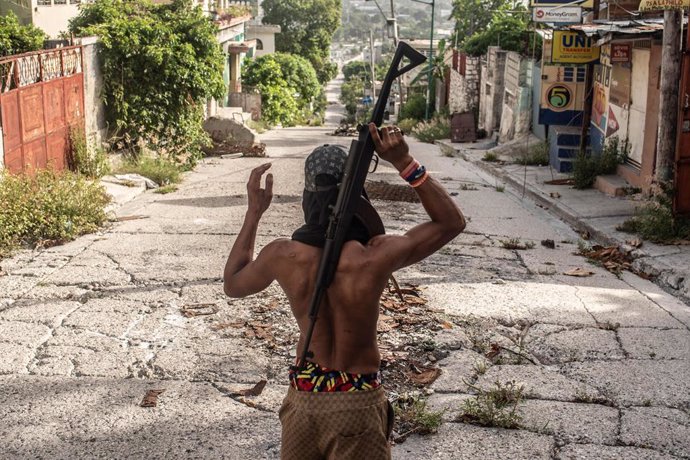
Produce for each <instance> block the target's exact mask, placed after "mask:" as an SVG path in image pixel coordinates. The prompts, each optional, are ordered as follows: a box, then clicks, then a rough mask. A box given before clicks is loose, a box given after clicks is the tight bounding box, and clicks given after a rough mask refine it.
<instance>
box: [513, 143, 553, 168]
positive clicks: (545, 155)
mask: <svg viewBox="0 0 690 460" xmlns="http://www.w3.org/2000/svg"><path fill="white" fill-rule="evenodd" d="M515 162H516V163H517V164H520V165H527V166H546V165H548V164H549V144H548V143H547V142H540V143H539V144H537V145H535V146H534V147H532V148H531V149H530V151H529V152H525V154H524V155H521V156H519V157H518V158H517V160H515Z"/></svg>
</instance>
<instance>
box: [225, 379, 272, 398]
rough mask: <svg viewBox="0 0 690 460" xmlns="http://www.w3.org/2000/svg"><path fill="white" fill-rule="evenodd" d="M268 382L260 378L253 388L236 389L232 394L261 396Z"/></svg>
mask: <svg viewBox="0 0 690 460" xmlns="http://www.w3.org/2000/svg"><path fill="white" fill-rule="evenodd" d="M266 383H267V381H266V380H259V381H258V382H257V383H256V385H254V386H253V387H252V388H246V389H244V390H238V391H234V392H232V393H230V396H259V395H260V394H261V393H262V392H263V391H264V388H265V387H266Z"/></svg>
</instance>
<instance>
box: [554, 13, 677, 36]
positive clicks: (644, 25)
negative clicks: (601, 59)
mask: <svg viewBox="0 0 690 460" xmlns="http://www.w3.org/2000/svg"><path fill="white" fill-rule="evenodd" d="M685 22H686V23H687V19H686V20H685ZM566 29H568V30H572V31H573V32H583V33H584V34H585V35H587V36H588V37H591V36H593V35H600V36H604V35H607V34H612V33H615V34H631V35H635V34H651V33H654V32H659V31H661V30H664V20H663V19H662V18H659V19H639V20H629V21H597V22H595V23H592V24H575V25H571V26H567V27H566Z"/></svg>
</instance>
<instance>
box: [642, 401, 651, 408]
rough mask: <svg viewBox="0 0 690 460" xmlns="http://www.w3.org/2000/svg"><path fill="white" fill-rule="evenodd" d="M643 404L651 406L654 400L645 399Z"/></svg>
mask: <svg viewBox="0 0 690 460" xmlns="http://www.w3.org/2000/svg"><path fill="white" fill-rule="evenodd" d="M642 405H643V406H644V407H650V406H651V405H652V400H651V399H645V400H644V401H642Z"/></svg>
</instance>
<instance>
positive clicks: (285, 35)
mask: <svg viewBox="0 0 690 460" xmlns="http://www.w3.org/2000/svg"><path fill="white" fill-rule="evenodd" d="M261 6H262V8H263V10H264V18H263V21H264V23H266V24H276V25H279V26H280V34H278V36H277V37H276V50H277V51H282V52H285V53H291V54H295V55H298V56H302V57H304V58H306V59H307V60H309V62H311V65H312V66H313V67H314V70H315V71H316V75H317V76H318V79H319V82H321V83H326V82H327V81H329V80H331V79H332V78H333V77H335V75H336V73H337V65H336V64H335V63H334V62H331V61H330V58H329V53H330V47H331V41H332V39H333V34H334V33H335V31H336V29H337V28H338V26H339V25H340V14H341V6H340V0H264V1H263V2H262V4H261Z"/></svg>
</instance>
